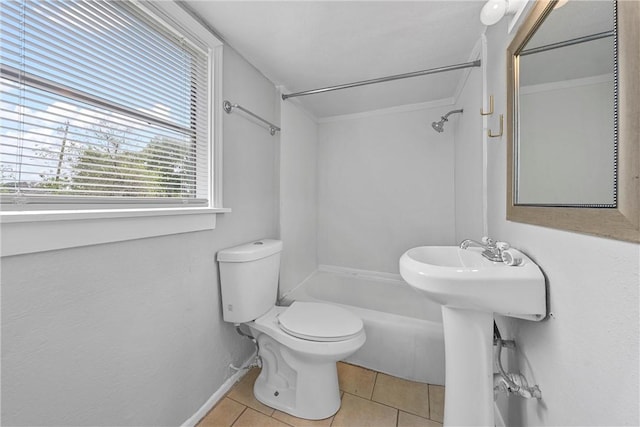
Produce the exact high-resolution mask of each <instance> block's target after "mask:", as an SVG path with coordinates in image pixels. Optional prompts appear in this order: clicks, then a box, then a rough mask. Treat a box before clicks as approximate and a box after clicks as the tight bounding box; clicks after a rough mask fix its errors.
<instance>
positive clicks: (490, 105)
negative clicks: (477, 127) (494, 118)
mask: <svg viewBox="0 0 640 427" xmlns="http://www.w3.org/2000/svg"><path fill="white" fill-rule="evenodd" d="M491 114H493V95H489V111H487V112H486V113H485V112H484V108H480V115H481V116H489V115H491Z"/></svg>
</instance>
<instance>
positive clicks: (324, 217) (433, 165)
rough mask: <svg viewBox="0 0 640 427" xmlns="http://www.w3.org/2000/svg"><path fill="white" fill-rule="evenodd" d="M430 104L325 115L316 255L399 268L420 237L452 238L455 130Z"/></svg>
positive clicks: (333, 261) (366, 266)
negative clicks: (441, 123)
mask: <svg viewBox="0 0 640 427" xmlns="http://www.w3.org/2000/svg"><path fill="white" fill-rule="evenodd" d="M450 110H451V108H450V106H449V107H447V106H445V107H433V106H431V107H428V106H427V107H425V108H419V109H415V110H409V111H396V110H390V111H389V112H388V113H386V114H370V115H364V114H363V115H354V117H349V116H347V117H345V118H344V119H343V120H339V119H333V120H330V121H323V122H321V123H320V125H319V127H318V128H319V130H318V132H319V140H318V263H319V264H326V265H335V266H342V267H349V268H356V269H362V270H371V271H382V272H389V273H396V274H397V273H398V259H399V258H400V255H402V253H403V252H404V251H405V250H406V249H407V248H410V247H413V246H419V245H421V244H431V245H450V244H454V237H455V233H454V225H455V223H454V221H455V210H454V172H453V171H454V169H453V166H454V136H453V135H454V132H452V131H450V130H451V129H452V128H453V127H454V126H455V125H456V123H457V122H456V121H457V120H459V118H460V117H461V115H459V114H457V115H454V116H452V117H451V118H450V121H451V123H449V128H448V130H447V131H445V132H443V133H437V132H434V131H433V129H432V128H431V121H432V120H433V118H437V117H440V116H442V115H444V114H445V113H446V112H447V111H450Z"/></svg>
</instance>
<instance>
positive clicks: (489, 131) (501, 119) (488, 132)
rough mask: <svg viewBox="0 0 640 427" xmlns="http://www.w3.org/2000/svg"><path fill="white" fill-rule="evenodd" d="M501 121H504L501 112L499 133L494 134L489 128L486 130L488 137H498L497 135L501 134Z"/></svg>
mask: <svg viewBox="0 0 640 427" xmlns="http://www.w3.org/2000/svg"><path fill="white" fill-rule="evenodd" d="M503 121H504V118H503V116H502V114H500V133H497V134H495V135H494V134H492V133H491V129H489V130H487V135H488V136H489V138H498V137H500V136H502V130H503Z"/></svg>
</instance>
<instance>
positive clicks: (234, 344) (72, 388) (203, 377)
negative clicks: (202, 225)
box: [1, 47, 278, 426]
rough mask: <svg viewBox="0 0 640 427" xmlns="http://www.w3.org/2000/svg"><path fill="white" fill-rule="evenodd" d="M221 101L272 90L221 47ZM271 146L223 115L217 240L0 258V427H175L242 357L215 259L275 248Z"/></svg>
mask: <svg viewBox="0 0 640 427" xmlns="http://www.w3.org/2000/svg"><path fill="white" fill-rule="evenodd" d="M224 95H225V97H226V98H228V99H229V100H231V101H232V102H237V103H239V104H242V105H243V106H245V107H247V108H249V109H251V110H252V111H255V112H257V113H258V114H260V115H262V116H264V117H265V118H267V119H273V117H274V116H275V114H276V109H277V102H276V92H275V88H274V86H273V85H272V84H271V83H270V82H269V81H268V80H267V79H266V78H264V77H263V76H262V75H261V74H260V73H259V72H258V71H257V70H255V69H254V68H252V67H251V66H250V65H249V64H247V63H246V62H245V61H244V60H243V59H241V58H240V57H239V56H238V55H237V54H236V53H235V52H234V51H233V50H231V49H228V48H226V47H225V58H224ZM277 144H278V139H277V137H272V136H271V135H269V132H268V131H266V130H265V129H264V128H261V127H259V126H257V125H255V124H253V123H251V122H249V121H247V120H246V119H245V118H243V117H240V114H236V113H234V114H232V115H229V116H228V115H226V114H225V118H224V195H225V206H226V207H229V208H232V209H233V212H232V213H228V214H224V215H221V216H219V218H218V225H217V228H216V230H212V231H207V232H196V233H187V234H179V235H172V236H166V237H158V238H152V239H141V240H134V241H128V242H122V243H114V244H105V245H96V246H90V247H81V248H75V249H69V250H60V251H51V252H42V253H37V254H32V255H24V256H14V257H5V258H2V260H1V261H2V275H1V279H2V420H1V421H2V425H136V426H152V425H153V426H157V425H180V424H181V423H183V422H184V421H185V420H187V419H188V418H189V417H191V416H192V415H193V414H194V413H195V412H196V410H197V409H198V408H199V407H200V406H201V405H202V404H203V403H204V402H205V401H206V400H207V399H208V398H209V397H210V396H211V395H212V394H213V393H214V392H215V391H216V390H217V389H218V388H219V387H220V386H221V385H222V384H223V383H224V381H225V380H226V379H227V378H229V377H230V376H231V374H232V372H230V370H229V369H228V364H229V363H240V362H242V361H244V360H245V359H246V358H247V357H248V356H249V355H250V353H251V351H252V350H253V349H252V346H251V345H250V343H249V342H248V340H246V339H244V340H243V339H242V338H241V337H239V336H238V335H236V333H235V331H234V329H233V327H232V325H229V324H225V323H224V322H223V321H222V315H221V312H220V290H219V283H218V273H217V265H216V263H215V254H216V252H217V251H218V250H220V249H222V248H225V247H229V246H232V245H236V244H239V243H243V242H246V241H250V240H253V239H258V238H261V237H277V224H278V198H277V194H278V182H277V169H276V165H277Z"/></svg>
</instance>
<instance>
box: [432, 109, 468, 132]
mask: <svg viewBox="0 0 640 427" xmlns="http://www.w3.org/2000/svg"><path fill="white" fill-rule="evenodd" d="M462 111H463V110H462V109H460V110H452V111H449V112H448V113H447V114H445V115H444V116H442V117H440V121H439V122H433V123H431V127H432V128H433V130H435V131H436V132H438V133H442V132H444V122H448V121H449V116H450V115H451V114H454V113H462Z"/></svg>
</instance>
